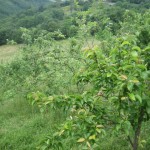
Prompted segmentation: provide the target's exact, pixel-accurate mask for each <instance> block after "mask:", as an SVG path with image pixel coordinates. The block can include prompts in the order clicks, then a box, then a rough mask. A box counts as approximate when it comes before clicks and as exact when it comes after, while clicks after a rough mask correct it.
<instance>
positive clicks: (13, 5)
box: [0, 0, 50, 18]
mask: <svg viewBox="0 0 150 150" xmlns="http://www.w3.org/2000/svg"><path fill="white" fill-rule="evenodd" d="M49 2H50V1H49V0H0V18H4V17H7V16H10V15H12V14H16V13H18V12H21V11H22V10H25V9H28V8H31V7H40V6H44V5H46V4H48V3H49Z"/></svg>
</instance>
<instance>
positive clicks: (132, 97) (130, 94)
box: [129, 93, 135, 101]
mask: <svg viewBox="0 0 150 150" xmlns="http://www.w3.org/2000/svg"><path fill="white" fill-rule="evenodd" d="M129 98H130V99H131V100H133V101H135V95H134V94H133V93H129Z"/></svg>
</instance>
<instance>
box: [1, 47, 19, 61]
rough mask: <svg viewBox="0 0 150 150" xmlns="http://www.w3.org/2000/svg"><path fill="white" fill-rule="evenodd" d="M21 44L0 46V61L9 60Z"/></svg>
mask: <svg viewBox="0 0 150 150" xmlns="http://www.w3.org/2000/svg"><path fill="white" fill-rule="evenodd" d="M20 47H21V45H4V46H0V63H6V62H10V61H11V60H12V59H13V58H14V57H15V56H16V55H17V54H19V53H18V52H19V48H20Z"/></svg>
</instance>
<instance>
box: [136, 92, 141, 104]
mask: <svg viewBox="0 0 150 150" xmlns="http://www.w3.org/2000/svg"><path fill="white" fill-rule="evenodd" d="M135 97H136V98H137V99H138V100H139V102H140V103H142V98H141V96H140V95H138V94H136V95H135Z"/></svg>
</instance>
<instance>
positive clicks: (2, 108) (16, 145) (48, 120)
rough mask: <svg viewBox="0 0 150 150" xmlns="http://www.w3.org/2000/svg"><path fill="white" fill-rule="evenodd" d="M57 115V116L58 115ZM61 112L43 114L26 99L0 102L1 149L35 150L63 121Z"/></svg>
mask: <svg viewBox="0 0 150 150" xmlns="http://www.w3.org/2000/svg"><path fill="white" fill-rule="evenodd" d="M56 116H57V117H56ZM59 116H60V114H59V113H54V112H50V111H49V112H47V113H45V114H41V113H40V112H39V110H38V109H37V108H36V107H32V106H30V105H29V104H28V102H27V101H26V100H19V99H18V100H15V101H5V102H3V103H1V104H0V150H34V149H36V147H37V146H38V145H39V143H40V142H41V140H43V139H44V138H45V137H46V136H47V135H49V134H52V133H53V132H54V126H57V125H58V124H60V123H61V121H62V118H63V117H61V118H59Z"/></svg>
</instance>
